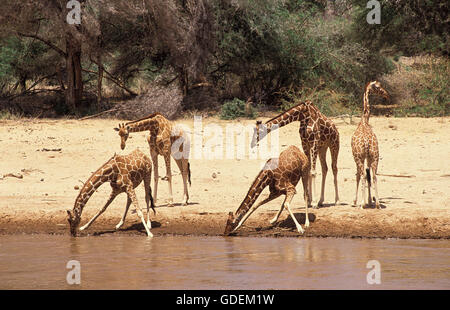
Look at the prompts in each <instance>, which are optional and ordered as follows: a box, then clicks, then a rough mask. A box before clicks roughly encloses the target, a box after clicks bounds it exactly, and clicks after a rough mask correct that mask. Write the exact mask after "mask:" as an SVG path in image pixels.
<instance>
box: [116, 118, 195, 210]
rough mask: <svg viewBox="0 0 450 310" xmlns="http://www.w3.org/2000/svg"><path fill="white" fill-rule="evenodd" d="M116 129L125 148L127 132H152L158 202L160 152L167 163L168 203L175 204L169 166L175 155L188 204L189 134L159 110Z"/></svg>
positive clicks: (184, 202)
mask: <svg viewBox="0 0 450 310" xmlns="http://www.w3.org/2000/svg"><path fill="white" fill-rule="evenodd" d="M114 130H116V131H118V132H119V136H120V140H121V143H120V147H121V149H122V150H123V149H124V148H125V144H126V141H127V139H128V135H129V134H130V133H131V132H140V131H146V130H148V131H149V132H150V136H149V137H148V138H147V141H148V144H149V147H150V155H151V157H152V161H153V169H154V193H155V194H154V200H155V203H156V201H157V196H158V179H159V172H158V155H162V156H163V157H164V161H165V164H166V176H165V177H164V178H163V179H166V180H168V181H169V196H170V197H169V205H172V204H173V194H172V171H171V169H170V156H171V155H172V157H173V158H174V159H175V162H176V163H177V165H178V168H179V169H180V172H181V175H182V177H183V185H184V193H183V204H184V205H187V204H188V200H189V193H188V187H187V182H189V185H190V184H191V169H190V164H189V153H190V139H189V136H188V135H186V134H185V132H184V131H183V130H182V129H181V128H180V127H178V126H176V125H173V124H172V123H171V122H170V121H169V120H168V119H166V118H165V117H164V116H163V115H162V114H160V113H153V114H151V115H149V116H147V117H145V118H142V119H138V120H135V121H131V122H128V123H124V124H119V128H114Z"/></svg>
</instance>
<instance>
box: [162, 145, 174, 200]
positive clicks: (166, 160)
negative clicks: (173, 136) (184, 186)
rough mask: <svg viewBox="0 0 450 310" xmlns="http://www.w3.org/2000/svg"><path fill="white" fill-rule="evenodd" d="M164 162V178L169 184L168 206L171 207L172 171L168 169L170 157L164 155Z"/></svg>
mask: <svg viewBox="0 0 450 310" xmlns="http://www.w3.org/2000/svg"><path fill="white" fill-rule="evenodd" d="M164 161H165V163H166V178H167V181H168V182H169V206H173V193H172V170H171V168H170V155H168V154H165V155H164Z"/></svg>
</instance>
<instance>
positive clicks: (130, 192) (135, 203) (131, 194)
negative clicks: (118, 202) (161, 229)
mask: <svg viewBox="0 0 450 310" xmlns="http://www.w3.org/2000/svg"><path fill="white" fill-rule="evenodd" d="M127 194H128V197H129V198H130V199H131V202H132V203H133V206H134V208H135V209H136V211H137V215H138V217H139V218H140V219H141V221H142V224H143V225H144V228H145V231H146V232H147V236H148V237H153V234H152V233H151V232H150V229H149V228H148V227H147V223H145V220H144V214H143V213H142V209H141V207H140V206H139V203H138V201H137V199H136V193H135V192H134V189H133V186H132V185H130V186H128V188H127Z"/></svg>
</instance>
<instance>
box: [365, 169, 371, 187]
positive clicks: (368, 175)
mask: <svg viewBox="0 0 450 310" xmlns="http://www.w3.org/2000/svg"><path fill="white" fill-rule="evenodd" d="M366 179H367V184H368V185H369V188H370V186H371V181H370V168H366Z"/></svg>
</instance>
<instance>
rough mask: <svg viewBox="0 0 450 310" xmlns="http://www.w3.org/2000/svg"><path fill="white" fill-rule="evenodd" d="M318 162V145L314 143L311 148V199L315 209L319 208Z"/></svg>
mask: <svg viewBox="0 0 450 310" xmlns="http://www.w3.org/2000/svg"><path fill="white" fill-rule="evenodd" d="M316 162H317V146H316V145H314V146H313V147H312V148H311V177H310V179H311V180H310V188H311V199H312V203H311V204H312V207H313V208H314V209H317V208H318V204H317V199H316V193H317V192H316Z"/></svg>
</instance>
